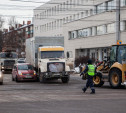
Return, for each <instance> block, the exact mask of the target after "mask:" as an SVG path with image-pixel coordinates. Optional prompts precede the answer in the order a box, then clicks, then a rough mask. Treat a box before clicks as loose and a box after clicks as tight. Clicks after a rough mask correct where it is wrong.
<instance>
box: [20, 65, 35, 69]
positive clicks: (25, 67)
mask: <svg viewBox="0 0 126 113" xmlns="http://www.w3.org/2000/svg"><path fill="white" fill-rule="evenodd" d="M18 70H33V66H32V65H18Z"/></svg>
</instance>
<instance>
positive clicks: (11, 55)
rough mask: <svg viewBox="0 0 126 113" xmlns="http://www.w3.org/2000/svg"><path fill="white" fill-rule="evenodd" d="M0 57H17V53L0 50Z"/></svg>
mask: <svg viewBox="0 0 126 113" xmlns="http://www.w3.org/2000/svg"><path fill="white" fill-rule="evenodd" d="M0 58H17V54H16V53H14V52H2V53H0Z"/></svg>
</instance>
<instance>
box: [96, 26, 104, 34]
mask: <svg viewBox="0 0 126 113" xmlns="http://www.w3.org/2000/svg"><path fill="white" fill-rule="evenodd" d="M103 33H104V27H103V25H102V26H97V35H101V34H103Z"/></svg>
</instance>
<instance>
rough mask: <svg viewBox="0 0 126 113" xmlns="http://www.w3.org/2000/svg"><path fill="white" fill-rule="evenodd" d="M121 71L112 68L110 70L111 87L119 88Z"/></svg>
mask: <svg viewBox="0 0 126 113" xmlns="http://www.w3.org/2000/svg"><path fill="white" fill-rule="evenodd" d="M121 75H122V73H121V71H120V70H118V69H113V70H111V71H110V75H109V83H110V86H111V87H112V88H119V87H120V86H121V81H122V77H121Z"/></svg>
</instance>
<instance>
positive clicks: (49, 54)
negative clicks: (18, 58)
mask: <svg viewBox="0 0 126 113" xmlns="http://www.w3.org/2000/svg"><path fill="white" fill-rule="evenodd" d="M46 58H64V51H41V59H46Z"/></svg>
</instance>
